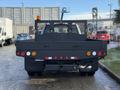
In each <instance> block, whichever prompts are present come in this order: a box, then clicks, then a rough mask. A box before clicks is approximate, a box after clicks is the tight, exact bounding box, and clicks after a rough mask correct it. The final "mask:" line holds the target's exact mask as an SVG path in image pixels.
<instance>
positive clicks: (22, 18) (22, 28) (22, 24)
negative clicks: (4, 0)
mask: <svg viewBox="0 0 120 90" xmlns="http://www.w3.org/2000/svg"><path fill="white" fill-rule="evenodd" d="M21 5H22V12H21V13H22V29H23V32H24V22H25V21H24V19H25V17H24V2H23V0H22V3H21Z"/></svg>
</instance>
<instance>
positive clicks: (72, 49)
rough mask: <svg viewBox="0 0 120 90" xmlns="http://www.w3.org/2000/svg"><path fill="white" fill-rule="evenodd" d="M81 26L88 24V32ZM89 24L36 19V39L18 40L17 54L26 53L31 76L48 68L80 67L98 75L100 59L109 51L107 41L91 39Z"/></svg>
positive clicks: (85, 26) (84, 71) (78, 21)
mask: <svg viewBox="0 0 120 90" xmlns="http://www.w3.org/2000/svg"><path fill="white" fill-rule="evenodd" d="M40 23H45V24H46V25H45V28H44V30H43V31H39V28H38V27H39V24H40ZM76 23H77V24H76ZM78 23H80V24H78ZM78 26H80V27H83V28H84V29H83V31H84V34H83V33H81V32H80V29H78ZM86 28H87V21H85V20H83V21H81V20H63V21H61V20H51V21H49V20H35V30H36V32H35V39H34V40H24V41H16V43H15V45H16V55H17V56H21V57H24V59H25V70H26V71H27V73H28V75H30V76H31V75H33V74H35V73H37V74H42V73H43V72H44V71H45V70H79V72H80V73H81V74H83V73H87V74H88V75H94V74H95V72H96V71H97V70H98V61H99V60H100V59H101V58H104V57H105V56H106V55H107V44H106V43H105V42H104V41H100V40H91V39H87V34H86V33H87V31H86Z"/></svg>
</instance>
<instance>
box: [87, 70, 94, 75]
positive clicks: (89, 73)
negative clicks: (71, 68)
mask: <svg viewBox="0 0 120 90" xmlns="http://www.w3.org/2000/svg"><path fill="white" fill-rule="evenodd" d="M87 74H88V76H94V74H95V72H94V71H93V72H88V73H87Z"/></svg>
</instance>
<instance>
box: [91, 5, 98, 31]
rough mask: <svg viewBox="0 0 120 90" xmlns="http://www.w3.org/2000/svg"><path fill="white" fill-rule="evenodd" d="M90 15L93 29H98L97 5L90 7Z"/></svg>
mask: <svg viewBox="0 0 120 90" xmlns="http://www.w3.org/2000/svg"><path fill="white" fill-rule="evenodd" d="M92 17H93V30H94V29H96V30H97V29H98V27H97V26H98V9H97V7H94V8H92ZM95 24H96V25H95Z"/></svg>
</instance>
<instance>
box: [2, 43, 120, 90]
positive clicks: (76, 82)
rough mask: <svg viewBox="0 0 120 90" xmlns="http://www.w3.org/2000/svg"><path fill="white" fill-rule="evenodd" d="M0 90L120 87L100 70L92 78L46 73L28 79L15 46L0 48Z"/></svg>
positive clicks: (119, 89)
mask: <svg viewBox="0 0 120 90" xmlns="http://www.w3.org/2000/svg"><path fill="white" fill-rule="evenodd" d="M113 45H114V44H113ZM0 90H120V85H119V84H118V83H116V81H114V80H113V79H112V78H111V77H109V75H107V73H105V72H104V71H102V70H101V69H99V70H98V71H97V72H96V74H95V75H94V76H93V77H90V76H80V75H79V73H77V72H61V73H50V72H46V73H45V74H44V75H43V76H41V77H38V76H35V77H32V78H29V76H28V75H27V73H26V71H25V70H24V59H23V58H21V57H17V56H16V55H15V46H14V45H10V46H5V47H2V48H0Z"/></svg>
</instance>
